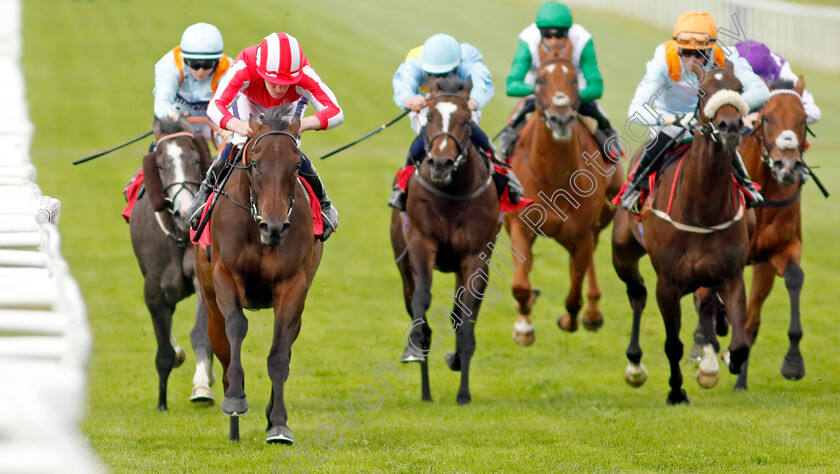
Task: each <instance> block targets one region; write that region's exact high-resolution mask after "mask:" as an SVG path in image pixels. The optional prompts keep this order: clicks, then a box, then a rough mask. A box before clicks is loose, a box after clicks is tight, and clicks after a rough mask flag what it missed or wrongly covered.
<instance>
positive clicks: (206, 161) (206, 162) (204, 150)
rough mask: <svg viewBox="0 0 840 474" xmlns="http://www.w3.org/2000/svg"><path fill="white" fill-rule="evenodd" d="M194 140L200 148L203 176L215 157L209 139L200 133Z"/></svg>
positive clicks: (199, 154) (198, 148)
mask: <svg viewBox="0 0 840 474" xmlns="http://www.w3.org/2000/svg"><path fill="white" fill-rule="evenodd" d="M193 142H195V148H196V150H198V158H199V164H200V165H201V176H204V175H205V173H207V168H210V164H211V163H212V162H213V158H211V157H210V147H209V146H208V145H207V139H206V138H204V135H202V134H200V133H197V134H195V135H193ZM144 173H145V171H144Z"/></svg>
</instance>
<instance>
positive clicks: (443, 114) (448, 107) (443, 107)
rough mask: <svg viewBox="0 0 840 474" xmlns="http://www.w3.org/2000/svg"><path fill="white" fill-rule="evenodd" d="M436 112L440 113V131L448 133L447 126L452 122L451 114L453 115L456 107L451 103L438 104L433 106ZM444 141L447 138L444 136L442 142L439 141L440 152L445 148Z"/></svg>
mask: <svg viewBox="0 0 840 474" xmlns="http://www.w3.org/2000/svg"><path fill="white" fill-rule="evenodd" d="M435 109H437V111H438V112H440V118H441V130H442V131H444V132H446V133H449V125H450V123H451V122H452V114H454V113H455V112H456V111H457V110H458V106H457V105H455V104H453V103H452V102H438V104H437V105H436V106H435ZM446 139H447V137H446V136H444V137H443V140H441V141H440V150H441V151H443V149H444V148H446Z"/></svg>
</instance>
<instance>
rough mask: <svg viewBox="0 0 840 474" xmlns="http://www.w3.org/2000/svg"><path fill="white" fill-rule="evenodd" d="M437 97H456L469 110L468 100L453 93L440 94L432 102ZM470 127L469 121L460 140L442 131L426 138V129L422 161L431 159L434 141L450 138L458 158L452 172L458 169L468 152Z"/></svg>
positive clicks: (471, 125) (470, 134)
mask: <svg viewBox="0 0 840 474" xmlns="http://www.w3.org/2000/svg"><path fill="white" fill-rule="evenodd" d="M439 97H457V98H459V99H461V100H462V101H464V104H465V105H466V106H467V110H469V108H470V106H469V100H467V99H466V98H465V97H464V96H462V95H459V94H455V93H452V92H440V93H438V94H436V95H435V98H434V99H433V100H435V99H437V98H439ZM435 103H437V102H435ZM429 108H431V106H429ZM472 127H473V123H472V120H470V121H469V122H468V125H467V127H466V130H465V132H464V137H463V138H461V139H460V140H459V139H458V137H456V136H455V135H453V134H452V133H450V132H447V131H443V130H441V131H440V132H438V133H436V134H434V135H432V136H431V137H429V136H428V130H429V129H428V128H426V134H424V136H423V148H424V149H425V151H426V156H425V158H424V159H426V158H431V157H432V151H431V150H432V144H434V143H435V141H436V140H437V139H438V138H440V137H446V138H451V139H452V141H454V142H455V146H456V148H457V150H458V156H456V157H455V164H454V165H453V171H457V170H458V168H460V167H461V165H462V164H463V162H464V158H465V156H466V154H467V153H468V152H469V149H470V137H471V136H472Z"/></svg>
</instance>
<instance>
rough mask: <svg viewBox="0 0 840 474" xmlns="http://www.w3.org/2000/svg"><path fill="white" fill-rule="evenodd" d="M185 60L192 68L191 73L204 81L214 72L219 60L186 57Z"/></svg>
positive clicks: (196, 78) (198, 79) (197, 79)
mask: <svg viewBox="0 0 840 474" xmlns="http://www.w3.org/2000/svg"><path fill="white" fill-rule="evenodd" d="M184 62H185V63H186V64H187V67H188V68H190V74H192V77H194V78H195V80H196V81H199V82H201V81H204V80H206V79H207V78H208V77H210V76H211V75H212V74H213V71H215V70H216V66H217V65H218V64H219V61H217V60H216V61H214V60H196V59H186V60H184Z"/></svg>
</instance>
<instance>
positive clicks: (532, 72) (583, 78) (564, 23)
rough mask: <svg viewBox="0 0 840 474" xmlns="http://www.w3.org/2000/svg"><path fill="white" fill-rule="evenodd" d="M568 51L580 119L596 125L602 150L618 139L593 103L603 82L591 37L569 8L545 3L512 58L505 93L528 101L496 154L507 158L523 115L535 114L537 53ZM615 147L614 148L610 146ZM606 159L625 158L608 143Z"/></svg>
mask: <svg viewBox="0 0 840 474" xmlns="http://www.w3.org/2000/svg"><path fill="white" fill-rule="evenodd" d="M565 48H571V60H572V64H573V65H574V66H575V69H576V70H577V79H578V89H579V91H580V101H581V105H580V108H579V109H578V112H580V113H581V114H583V115H586V116H588V117H592V118H594V119H595V120H596V121H597V122H598V130H597V131H596V133H595V138H596V139H597V140H598V143H599V145H600V146H601V149H602V150H603V149H604V146H605V145H606V144H607V140H608V139H609V138H610V137H612V136H614V135H617V133H618V132H616V131H615V129H613V128H612V126H611V125H610V122H609V119H608V118H607V115H606V113H605V112H604V110H603V109H602V108H601V107H600V106H599V105H598V104H597V102H595V101H596V100H597V99H599V98H601V95H602V94H603V93H604V80H603V78H602V77H601V72H600V71H599V70H598V59H597V57H596V55H595V45H594V43H593V40H592V35H591V34H589V32H588V31H586V29H585V28H584V27H583V26H581V25H578V24H576V23H574V22H573V21H572V13H571V12H570V11H569V8H568V7H567V6H566V5H564V4H562V3H559V2H555V1H553V0H552V1H548V2H545V3H544V4H543V5H542V6H541V7H540V9H539V10H538V11H537V16H536V20H535V21H534V23H531V24H530V25H529V26H528V27H527V28H525V29H524V30H522V32H521V33H520V34H519V46H518V47H517V50H516V53H515V54H514V56H513V62H512V63H511V67H510V74H509V75H508V78H507V86H506V92H507V95H508V96H510V97H527V99H526V100H525V102H524V103H523V104H522V106H521V107H520V108H519V109H517V110H516V112H515V114H514V116H513V117H512V118H511V120H510V121H509V122H508V124H507V126H506V127H505V129H504V130H503V131H502V133H501V136H500V139H499V151H500V152H501V153H502V154H503V155H505V156H506V157H509V156H510V154H511V152H512V151H513V147H514V145H515V143H516V139H517V138H518V134H519V130H520V129H521V128H522V125H523V124H524V123H525V115H526V114H528V113H529V112H533V111H534V110H535V105H534V98H533V94H534V83H535V82H536V79H537V71H538V70H539V68H540V65H541V61H540V50H543V52H545V53H548V52H551V51H563V50H564V49H565ZM613 144H615V145H613ZM607 146H608V147H609V148H610V150H608V153H609V155H610V156H611V157H612V158H613V159H614V160H615V161H618V160H619V159H621V157H622V156H623V154H624V151H623V150H622V149H621V145H620V141H618V140H611V141H610V142H609V145H607Z"/></svg>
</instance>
